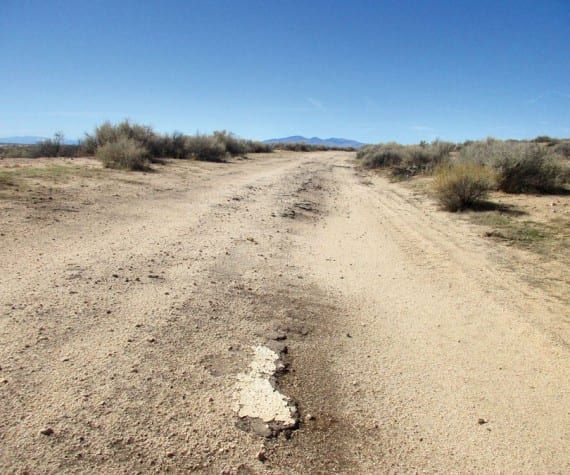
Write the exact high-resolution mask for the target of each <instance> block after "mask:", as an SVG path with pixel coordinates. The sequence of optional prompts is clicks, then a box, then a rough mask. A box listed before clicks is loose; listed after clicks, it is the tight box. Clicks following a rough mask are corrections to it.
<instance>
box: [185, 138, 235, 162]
mask: <svg viewBox="0 0 570 475" xmlns="http://www.w3.org/2000/svg"><path fill="white" fill-rule="evenodd" d="M186 148H187V150H188V154H189V156H190V157H192V158H195V159H196V160H201V161H205V162H223V161H225V160H226V156H227V152H226V147H225V144H224V143H222V142H221V141H220V140H219V139H218V138H217V137H215V136H212V135H200V134H196V135H194V136H192V137H186Z"/></svg>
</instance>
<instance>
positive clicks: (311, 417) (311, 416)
mask: <svg viewBox="0 0 570 475" xmlns="http://www.w3.org/2000/svg"><path fill="white" fill-rule="evenodd" d="M306 419H307V420H308V421H314V420H315V419H316V417H315V416H313V415H312V414H307V416H306Z"/></svg>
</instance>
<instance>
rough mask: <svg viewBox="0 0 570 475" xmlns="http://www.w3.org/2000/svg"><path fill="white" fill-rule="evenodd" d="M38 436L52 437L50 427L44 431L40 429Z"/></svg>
mask: <svg viewBox="0 0 570 475" xmlns="http://www.w3.org/2000/svg"><path fill="white" fill-rule="evenodd" d="M40 434H42V435H48V436H49V435H53V429H52V428H51V427H46V428H45V429H42V430H41V431H40Z"/></svg>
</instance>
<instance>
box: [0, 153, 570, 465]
mask: <svg viewBox="0 0 570 475" xmlns="http://www.w3.org/2000/svg"><path fill="white" fill-rule="evenodd" d="M154 168H155V171H154V172H152V173H136V172H125V171H117V170H106V169H102V168H101V166H100V164H99V163H98V162H97V161H95V160H93V159H87V158H85V159H38V160H25V159H5V160H2V161H0V178H1V179H0V210H1V212H0V243H1V246H0V259H1V260H0V262H1V263H2V272H1V274H0V279H1V282H0V400H1V404H0V472H1V473H17V474H24V473H28V474H36V473H37V474H44V473H54V474H55V473H71V474H73V473H93V472H99V473H128V474H131V473H164V472H170V473H189V472H198V473H217V474H248V473H252V474H257V473H259V474H287V473H323V474H324V473H327V474H328V473H363V474H377V473H528V474H531V473H532V474H535V473H552V474H557V473H558V474H565V473H570V301H569V295H570V292H569V290H570V283H569V279H570V277H569V275H568V274H569V273H568V262H569V260H568V247H567V243H568V239H567V238H568V233H567V229H568V228H567V227H566V228H564V227H563V226H562V225H561V224H560V223H567V222H568V220H569V218H570V198H569V197H568V196H560V197H528V198H526V199H525V198H524V197H512V198H507V197H504V196H503V197H499V198H498V199H503V200H508V199H510V200H511V202H510V204H509V206H510V205H511V204H512V205H513V206H517V209H522V210H523V211H524V212H525V213H533V212H534V213H535V214H536V216H537V217H536V218H533V219H534V220H535V221H533V222H537V223H541V222H546V221H545V220H547V221H548V223H558V228H556V232H557V233H558V234H560V233H562V235H561V237H560V236H559V239H557V240H552V241H544V240H543V241H541V242H542V244H541V245H543V246H545V248H544V249H539V251H538V252H536V250H535V249H529V248H527V247H525V246H524V245H522V246H519V245H508V244H509V243H510V242H511V241H509V242H505V241H506V240H505V239H502V238H503V237H504V234H505V232H507V231H508V230H511V228H510V227H509V229H508V230H507V231H505V229H504V228H505V226H506V225H505V222H502V221H501V222H499V223H498V224H499V225H500V226H499V228H500V229H499V228H497V229H499V231H500V232H499V231H497V232H495V231H496V230H495V227H496V226H495V224H497V223H496V222H493V220H492V219H490V218H488V217H485V216H487V215H485V214H483V215H478V216H483V217H484V218H483V219H481V218H479V221H483V222H482V223H481V222H476V220H477V219H475V220H474V219H471V217H470V215H469V214H467V215H466V214H462V215H458V214H451V213H446V212H443V211H441V210H439V209H438V207H437V205H436V204H435V202H434V201H433V200H432V199H430V198H429V196H426V194H425V193H423V192H422V190H421V189H420V188H421V182H418V183H419V185H418V186H410V185H406V184H401V183H391V182H389V181H388V180H387V179H386V178H385V177H382V176H380V175H377V174H372V173H367V172H364V171H362V170H360V169H359V168H358V167H357V166H356V164H355V162H354V154H353V153H350V152H314V153H288V152H279V153H274V154H267V155H262V154H260V155H252V156H251V157H250V158H248V159H243V160H236V159H234V160H232V161H230V162H229V163H222V164H217V163H200V162H195V161H184V160H178V161H167V162H166V163H165V164H162V165H155V167H154ZM517 200H518V201H521V202H520V203H517ZM523 200H525V201H524V202H522V201H523ZM553 203H555V204H553ZM522 216H523V217H517V216H514V217H513V218H512V219H514V220H516V219H519V220H520V222H525V221H524V220H525V219H527V218H525V217H524V216H528V214H527V215H522ZM533 216H534V215H533ZM553 216H554V217H555V218H556V219H554V220H553ZM493 226H495V227H493ZM501 226H502V227H501ZM549 226H550V224H549ZM561 226H562V227H561ZM564 230H565V231H564ZM553 232H554V231H553ZM564 232H566V234H564ZM549 243H550V244H549ZM259 347H264V348H265V347H267V348H273V349H274V351H275V352H276V353H279V352H281V357H280V358H281V361H280V362H279V365H280V369H279V371H278V372H277V373H276V374H275V375H273V376H272V377H271V384H272V385H273V387H274V389H275V390H276V391H279V393H280V394H283V395H284V398H287V400H288V401H289V406H288V407H293V405H294V406H295V408H296V410H293V409H292V414H293V413H294V415H295V417H296V419H297V422H296V424H295V427H293V428H288V429H286V430H283V431H280V432H275V431H273V432H271V431H270V432H271V434H266V433H263V430H259V428H258V427H257V426H256V425H255V420H253V419H252V420H250V421H249V420H247V418H243V417H239V412H238V411H237V409H236V408H237V407H238V406H239V397H240V396H239V394H240V393H239V382H240V380H243V375H244V374H247V373H248V371H250V368H251V364H252V360H253V359H254V353H255V351H256V350H255V349H256V348H259ZM240 378H241V379H240ZM256 427H257V430H256Z"/></svg>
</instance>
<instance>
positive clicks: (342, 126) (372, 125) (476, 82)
mask: <svg viewBox="0 0 570 475" xmlns="http://www.w3.org/2000/svg"><path fill="white" fill-rule="evenodd" d="M0 54H1V62H0V107H1V112H0V137H5V136H12V135H40V136H51V135H52V134H53V133H54V132H55V131H56V130H62V131H63V132H64V133H65V135H66V137H68V138H77V137H81V136H82V135H83V133H84V132H85V131H92V130H93V127H94V126H95V125H97V124H100V123H101V122H102V121H104V120H107V119H108V120H111V121H119V120H121V119H123V118H127V117H128V118H131V119H132V120H134V121H137V122H141V123H145V124H150V125H152V126H154V127H155V128H156V129H157V130H159V131H161V132H172V131H174V130H179V131H182V132H187V133H194V132H196V131H200V132H211V131H213V130H216V129H227V130H230V131H233V132H234V133H236V134H238V135H241V136H244V137H248V138H255V139H265V138H271V137H282V136H287V135H293V134H301V135H307V136H321V137H331V136H334V137H346V138H352V139H356V140H360V141H363V142H379V141H389V140H395V141H400V142H403V143H412V142H417V141H420V140H426V139H427V140H430V139H433V138H436V137H439V138H442V139H448V140H454V141H460V140H464V139H467V138H483V137H486V136H489V135H492V136H495V137H499V138H508V137H512V138H526V137H535V136H537V135H539V134H547V135H551V136H555V137H562V136H566V137H568V136H570V0H533V1H528V0H516V1H511V0H505V1H501V0H494V1H488V0H478V1H475V0H474V1H457V0H447V1H444V0H440V1H429V0H424V1H419V0H418V1H406V0H396V1H388V0H385V1H383V0H352V1H348V0H330V1H325V0H304V1H296V0H232V1H230V0H218V1H216V0H203V1H197V0H196V1H193V0H188V1H181V0H180V1H174V0H155V1H148V0H136V1H135V0H115V1H108V0H67V1H66V0H59V1H58V0H38V1H28V0H0Z"/></svg>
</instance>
